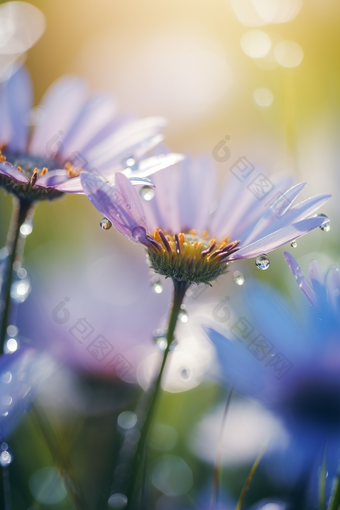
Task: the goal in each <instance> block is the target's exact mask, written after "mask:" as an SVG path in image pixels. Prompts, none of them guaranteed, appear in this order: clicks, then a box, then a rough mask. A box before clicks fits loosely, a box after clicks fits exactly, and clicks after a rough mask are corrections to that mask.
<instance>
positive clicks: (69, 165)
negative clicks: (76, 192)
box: [64, 161, 84, 179]
mask: <svg viewBox="0 0 340 510" xmlns="http://www.w3.org/2000/svg"><path fill="white" fill-rule="evenodd" d="M64 168H65V170H66V172H67V173H68V175H69V177H70V178H71V179H72V178H73V177H78V175H79V174H80V172H82V171H83V170H84V169H83V168H80V169H79V170H75V168H74V166H73V165H72V163H71V162H70V161H67V162H66V163H65V165H64Z"/></svg>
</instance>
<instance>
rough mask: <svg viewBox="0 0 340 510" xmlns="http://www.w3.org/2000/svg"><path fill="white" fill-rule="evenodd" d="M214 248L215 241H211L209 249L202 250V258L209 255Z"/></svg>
mask: <svg viewBox="0 0 340 510" xmlns="http://www.w3.org/2000/svg"><path fill="white" fill-rule="evenodd" d="M215 246H216V239H212V240H211V242H210V246H209V248H208V249H206V250H203V251H202V252H201V255H202V257H205V255H208V254H209V253H211V252H212V251H213V249H214V248H215Z"/></svg>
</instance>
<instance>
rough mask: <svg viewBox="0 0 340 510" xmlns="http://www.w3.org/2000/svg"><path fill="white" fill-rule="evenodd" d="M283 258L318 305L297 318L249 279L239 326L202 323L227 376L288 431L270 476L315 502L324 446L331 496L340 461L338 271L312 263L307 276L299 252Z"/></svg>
mask: <svg viewBox="0 0 340 510" xmlns="http://www.w3.org/2000/svg"><path fill="white" fill-rule="evenodd" d="M285 258H286V260H287V262H288V264H289V266H290V268H291V270H292V272H293V274H294V276H295V278H296V280H297V281H298V284H299V286H300V287H301V289H302V290H303V292H304V293H305V294H306V296H307V297H308V300H309V301H310V302H311V303H312V305H313V306H312V307H310V306H309V307H308V306H307V307H305V309H304V313H303V312H301V311H300V313H299V315H297V314H296V313H295V311H294V310H293V309H292V307H290V306H289V304H288V303H287V300H285V299H283V298H282V296H280V295H279V294H278V292H276V291H274V290H273V289H270V288H266V287H263V286H259V285H258V284H249V288H248V289H247V294H246V296H245V297H244V304H245V308H243V310H242V317H241V318H239V319H238V320H237V321H236V323H235V324H238V325H239V326H240V327H238V329H237V328H236V329H235V324H233V325H232V326H231V328H230V329H229V331H227V330H225V329H224V330H223V329H221V326H220V325H218V326H216V323H215V325H214V326H211V325H205V326H204V328H205V331H206V332H207V334H208V336H209V337H210V339H211V340H212V342H213V343H214V345H215V347H216V349H217V352H218V358H219V361H220V365H221V369H222V370H221V373H222V379H223V381H224V382H225V383H227V385H228V386H230V385H234V387H235V389H236V390H237V391H239V392H240V393H242V394H244V395H247V396H249V397H252V398H255V399H257V400H260V401H261V402H262V403H263V404H264V405H266V406H267V407H268V408H270V409H271V410H272V411H273V412H275V413H276V414H277V415H278V416H279V417H280V418H281V419H282V420H283V422H284V424H285V426H286V428H287V430H288V431H289V433H290V436H291V445H290V447H289V448H288V450H287V451H286V452H285V454H284V456H283V457H282V458H280V460H279V456H278V455H276V458H275V460H274V462H273V464H272V466H271V471H272V473H273V472H275V473H277V474H280V475H281V476H283V477H284V478H285V480H284V481H285V482H289V480H290V481H293V482H295V484H296V487H295V489H296V491H297V492H299V491H300V492H301V493H302V492H306V491H307V492H308V491H309V492H310V493H311V494H312V495H313V496H312V499H313V501H317V498H316V496H317V490H318V489H317V487H318V477H319V474H320V465H321V459H322V456H323V454H324V452H325V449H326V448H327V471H328V473H329V475H330V476H328V478H327V491H328V493H329V490H330V485H331V481H332V479H333V476H334V474H335V471H336V468H337V463H338V461H339V459H340V341H339V340H340V338H339V337H340V322H339V302H340V301H339V293H340V292H339V291H340V271H339V268H336V267H334V268H330V269H329V271H328V272H327V274H326V276H324V275H323V274H322V272H321V270H320V268H319V266H318V264H317V262H316V261H312V262H311V263H310V266H309V277H310V281H308V280H307V278H306V277H305V276H304V274H303V273H302V270H301V268H300V267H299V265H298V264H297V262H296V261H295V260H294V259H293V257H292V256H291V255H289V254H288V253H285ZM245 310H246V311H245ZM240 321H241V322H240ZM241 325H242V327H241ZM245 326H247V329H245ZM235 332H236V333H237V334H235ZM235 336H236V338H237V340H235V338H234V337H235ZM300 496H301V498H302V499H301V507H302V501H304V499H303V498H304V497H305V495H304V494H300ZM294 497H296V498H298V496H294ZM308 508H314V507H313V506H312V505H311V506H309V507H308Z"/></svg>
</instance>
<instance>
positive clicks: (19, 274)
mask: <svg viewBox="0 0 340 510" xmlns="http://www.w3.org/2000/svg"><path fill="white" fill-rule="evenodd" d="M26 276H27V271H26V269H24V268H23V267H20V268H19V269H18V271H17V277H18V278H20V280H23V279H24V278H26Z"/></svg>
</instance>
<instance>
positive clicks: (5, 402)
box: [1, 395, 13, 406]
mask: <svg viewBox="0 0 340 510" xmlns="http://www.w3.org/2000/svg"><path fill="white" fill-rule="evenodd" d="M12 402H13V399H12V397H11V396H10V395H4V396H3V397H2V398H1V403H2V405H4V406H10V405H11V403H12Z"/></svg>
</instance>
